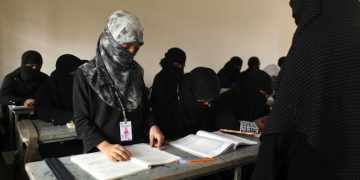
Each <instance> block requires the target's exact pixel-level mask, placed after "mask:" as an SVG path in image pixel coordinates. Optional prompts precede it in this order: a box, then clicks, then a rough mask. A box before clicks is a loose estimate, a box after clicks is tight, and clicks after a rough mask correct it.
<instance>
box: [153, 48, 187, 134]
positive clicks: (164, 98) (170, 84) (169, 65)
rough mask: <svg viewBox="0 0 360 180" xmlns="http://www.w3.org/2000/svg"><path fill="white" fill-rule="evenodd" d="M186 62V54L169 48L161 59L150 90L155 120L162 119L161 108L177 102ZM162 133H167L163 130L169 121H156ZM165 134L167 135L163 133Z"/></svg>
mask: <svg viewBox="0 0 360 180" xmlns="http://www.w3.org/2000/svg"><path fill="white" fill-rule="evenodd" d="M185 61H186V54H185V52H184V51H183V50H181V49H180V48H171V49H169V50H168V51H167V52H166V53H165V57H164V58H163V59H161V62H160V65H161V67H162V70H161V71H160V72H159V73H158V74H156V76H155V78H154V82H153V86H152V90H151V96H150V104H151V108H152V112H153V113H154V116H155V117H156V119H158V118H160V119H163V118H162V117H161V116H162V115H163V114H164V113H163V111H164V109H163V107H164V105H168V107H166V108H168V109H171V108H173V107H170V106H172V105H174V103H173V102H174V101H177V87H178V84H179V82H180V81H181V80H182V78H183V76H184V67H185ZM157 122H158V123H159V126H160V128H161V129H162V131H163V132H164V131H167V130H166V129H165V128H162V127H167V126H168V125H166V124H168V123H169V124H171V123H172V122H171V120H170V119H169V120H167V121H159V120H158V121H157ZM165 134H167V133H165Z"/></svg>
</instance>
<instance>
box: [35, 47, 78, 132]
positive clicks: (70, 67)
mask: <svg viewBox="0 0 360 180" xmlns="http://www.w3.org/2000/svg"><path fill="white" fill-rule="evenodd" d="M81 64H83V62H82V61H81V60H80V59H79V58H77V57H76V56H74V55H71V54H64V55H62V56H60V57H59V58H58V59H57V61H56V69H55V70H54V71H53V72H52V73H51V75H50V78H49V79H47V80H46V81H45V82H44V83H43V84H42V85H41V86H40V88H39V89H38V92H37V94H36V98H35V100H36V105H35V107H36V112H37V114H38V116H39V118H40V119H41V120H43V121H47V122H52V123H53V124H54V125H64V124H66V123H67V122H69V121H70V120H71V119H72V117H73V102H72V88H73V79H74V74H75V71H76V69H77V67H78V66H80V65H81Z"/></svg>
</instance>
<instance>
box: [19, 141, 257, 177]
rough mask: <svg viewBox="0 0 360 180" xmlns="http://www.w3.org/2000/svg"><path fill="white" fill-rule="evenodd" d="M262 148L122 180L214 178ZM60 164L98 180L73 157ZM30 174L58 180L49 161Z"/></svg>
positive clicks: (251, 159) (179, 153)
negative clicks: (48, 163) (212, 176)
mask: <svg viewBox="0 0 360 180" xmlns="http://www.w3.org/2000/svg"><path fill="white" fill-rule="evenodd" d="M258 149H259V144H257V145H252V146H241V147H239V148H238V149H237V150H235V151H231V152H228V153H226V154H223V155H220V156H218V157H216V158H215V159H216V160H214V161H208V162H200V163H191V164H180V163H179V162H173V163H169V164H165V165H161V166H155V167H152V168H151V169H150V170H147V171H143V172H140V173H137V174H135V175H130V176H127V177H124V178H122V179H125V180H130V179H146V180H147V179H184V178H189V177H200V176H204V175H208V174H213V173H216V172H219V171H224V170H227V169H232V168H235V167H238V166H242V165H245V164H248V163H251V162H255V161H256V157H257V152H258ZM163 150H165V151H167V152H170V153H172V154H175V155H177V156H180V157H183V158H193V157H195V156H193V155H191V154H188V153H186V152H184V151H181V150H179V149H176V148H174V147H172V146H169V145H165V146H164V147H163ZM59 159H60V161H61V162H62V163H63V164H64V165H65V166H66V167H67V168H68V170H69V171H70V173H71V174H73V176H74V177H75V179H87V180H92V179H95V178H94V177H92V176H91V175H90V174H88V173H86V172H85V171H84V170H82V169H81V168H80V167H79V166H77V165H76V164H74V163H73V162H71V160H70V157H69V156H68V157H63V158H59ZM25 169H26V172H27V173H28V175H29V177H30V179H31V180H38V179H49V180H55V179H56V177H55V176H54V174H53V173H52V171H51V170H50V169H49V167H48V166H47V165H46V163H45V161H38V162H31V163H27V164H26V165H25Z"/></svg>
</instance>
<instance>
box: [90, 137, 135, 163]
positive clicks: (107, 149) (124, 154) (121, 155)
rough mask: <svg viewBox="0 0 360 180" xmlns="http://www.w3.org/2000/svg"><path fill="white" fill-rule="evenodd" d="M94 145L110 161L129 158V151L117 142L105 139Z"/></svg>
mask: <svg viewBox="0 0 360 180" xmlns="http://www.w3.org/2000/svg"><path fill="white" fill-rule="evenodd" d="M96 147H97V148H98V149H99V150H100V151H101V152H103V153H104V154H105V155H106V157H107V158H108V159H110V160H112V161H127V160H130V157H131V153H130V151H129V150H127V149H125V148H124V147H123V146H121V145H119V144H110V143H109V142H107V141H103V142H101V143H100V144H98V145H96Z"/></svg>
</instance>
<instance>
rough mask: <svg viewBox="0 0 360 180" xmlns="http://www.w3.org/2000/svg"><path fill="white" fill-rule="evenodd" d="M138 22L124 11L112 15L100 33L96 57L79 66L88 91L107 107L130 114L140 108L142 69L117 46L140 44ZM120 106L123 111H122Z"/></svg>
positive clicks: (132, 56)
mask: <svg viewBox="0 0 360 180" xmlns="http://www.w3.org/2000/svg"><path fill="white" fill-rule="evenodd" d="M142 32H143V29H142V26H141V24H140V22H139V19H138V18H137V17H136V16H135V15H133V14H131V13H130V12H127V11H122V10H119V11H115V12H114V13H113V14H112V15H111V16H110V17H109V19H108V22H107V25H106V27H105V29H104V31H103V32H102V33H101V35H100V38H99V41H98V45H97V50H96V56H95V57H94V59H93V60H92V61H91V62H89V63H86V64H84V65H82V66H80V69H81V71H82V73H83V74H84V76H85V78H86V79H87V81H88V83H89V85H90V86H91V88H92V89H93V90H94V91H95V92H96V93H97V94H98V95H99V97H100V98H101V99H102V100H103V101H104V102H105V103H106V104H108V105H109V106H112V107H114V108H116V109H118V110H127V111H133V110H136V109H138V108H139V107H140V105H141V99H142V94H143V88H144V81H143V69H142V68H141V66H140V65H139V64H138V63H137V62H136V61H134V60H133V58H134V56H135V53H130V52H128V51H127V50H126V49H124V48H123V47H121V46H120V45H121V44H124V43H138V44H143V43H144V42H143V33H142ZM123 106H124V107H123Z"/></svg>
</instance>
